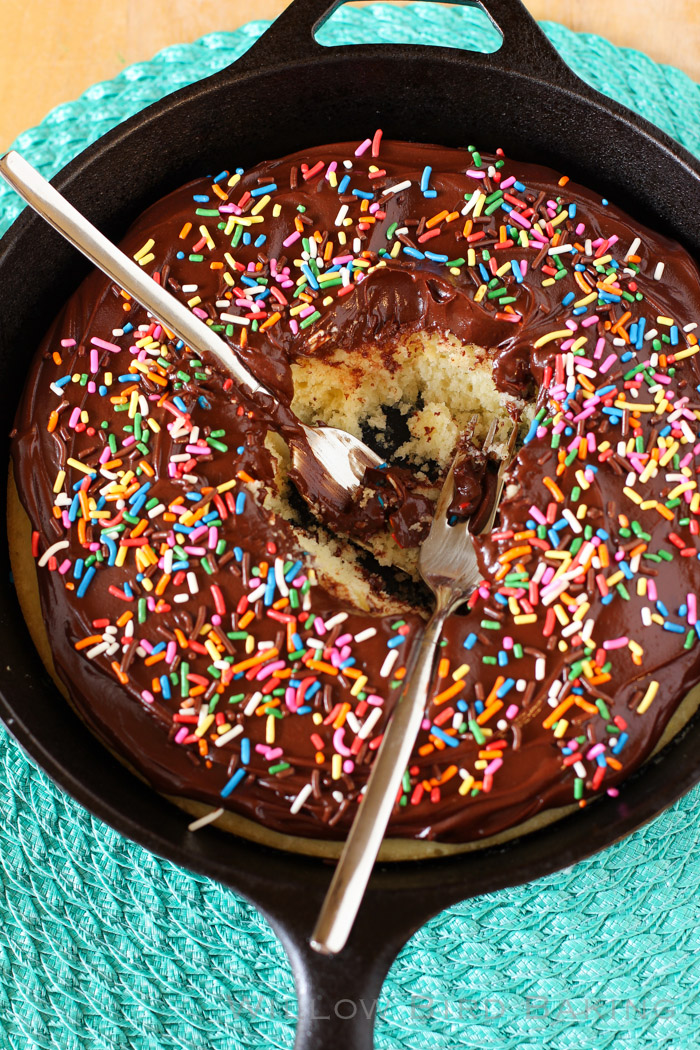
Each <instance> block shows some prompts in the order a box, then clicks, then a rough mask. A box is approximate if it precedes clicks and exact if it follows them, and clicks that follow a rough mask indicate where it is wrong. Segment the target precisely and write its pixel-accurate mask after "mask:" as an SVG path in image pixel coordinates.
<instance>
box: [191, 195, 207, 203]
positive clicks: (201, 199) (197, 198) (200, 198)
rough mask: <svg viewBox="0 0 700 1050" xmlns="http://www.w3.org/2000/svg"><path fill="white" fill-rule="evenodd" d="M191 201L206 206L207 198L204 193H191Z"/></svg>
mask: <svg viewBox="0 0 700 1050" xmlns="http://www.w3.org/2000/svg"><path fill="white" fill-rule="evenodd" d="M192 200H193V201H197V203H198V204H206V203H207V202H208V200H209V196H208V194H206V193H193V194H192Z"/></svg>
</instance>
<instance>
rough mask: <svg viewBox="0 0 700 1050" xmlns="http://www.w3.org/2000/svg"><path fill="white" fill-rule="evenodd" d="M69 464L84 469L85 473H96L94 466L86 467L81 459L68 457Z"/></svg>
mask: <svg viewBox="0 0 700 1050" xmlns="http://www.w3.org/2000/svg"><path fill="white" fill-rule="evenodd" d="M66 462H67V464H68V466H69V467H75V469H76V470H82V472H83V473H84V474H94V473H95V471H94V470H93V468H92V467H86V466H85V464H84V463H81V462H80V460H79V459H73V458H72V457H71V458H70V459H68V460H67V461H66Z"/></svg>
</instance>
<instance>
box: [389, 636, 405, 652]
mask: <svg viewBox="0 0 700 1050" xmlns="http://www.w3.org/2000/svg"><path fill="white" fill-rule="evenodd" d="M405 641H406V639H405V638H404V636H403V635H402V634H397V635H395V636H394V637H393V638H390V639H389V641H388V642H387V643H386V646H387V649H396V648H397V647H398V646H399V645H402V644H403V642H405Z"/></svg>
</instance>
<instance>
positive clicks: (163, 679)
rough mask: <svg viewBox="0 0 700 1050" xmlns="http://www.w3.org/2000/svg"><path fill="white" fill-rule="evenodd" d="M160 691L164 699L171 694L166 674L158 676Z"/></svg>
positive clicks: (168, 697)
mask: <svg viewBox="0 0 700 1050" xmlns="http://www.w3.org/2000/svg"><path fill="white" fill-rule="evenodd" d="M160 691H161V692H162V694H163V699H164V700H169V699H170V697H171V696H172V693H171V692H170V679H169V678H168V676H167V674H162V675H161V676H160Z"/></svg>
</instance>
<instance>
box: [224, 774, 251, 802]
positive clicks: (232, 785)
mask: <svg viewBox="0 0 700 1050" xmlns="http://www.w3.org/2000/svg"><path fill="white" fill-rule="evenodd" d="M245 776H246V771H245V769H238V770H236V772H235V773H234V774H233V776H232V777H231V779H230V780H229V782H228V784H226V786H225V787H222V789H221V797H222V798H228V796H229V795H230V794H231V792H232V791H235V789H236V788H237V787H238V785H239V784H240V782H241V781H242V780H243V779H244V778H245Z"/></svg>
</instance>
